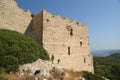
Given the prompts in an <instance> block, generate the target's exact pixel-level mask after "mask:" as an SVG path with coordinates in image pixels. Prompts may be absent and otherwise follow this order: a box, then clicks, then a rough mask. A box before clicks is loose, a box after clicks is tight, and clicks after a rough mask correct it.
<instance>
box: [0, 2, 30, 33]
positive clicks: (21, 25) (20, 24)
mask: <svg viewBox="0 0 120 80" xmlns="http://www.w3.org/2000/svg"><path fill="white" fill-rule="evenodd" d="M31 19H32V17H31V12H30V11H26V12H24V11H23V10H22V9H20V8H19V7H18V6H17V4H16V2H15V0H0V29H10V30H16V31H18V32H21V33H24V32H25V30H26V28H27V27H28V25H29V23H30V22H31Z"/></svg>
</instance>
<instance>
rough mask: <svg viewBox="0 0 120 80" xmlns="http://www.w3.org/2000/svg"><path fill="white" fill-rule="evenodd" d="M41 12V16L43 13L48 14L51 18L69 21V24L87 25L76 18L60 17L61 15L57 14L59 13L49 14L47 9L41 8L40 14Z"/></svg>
mask: <svg viewBox="0 0 120 80" xmlns="http://www.w3.org/2000/svg"><path fill="white" fill-rule="evenodd" d="M41 13H42V14H43V16H44V15H48V16H49V17H51V18H57V19H60V20H63V21H66V22H69V23H71V24H74V25H77V26H80V27H87V26H86V25H84V24H82V23H80V22H77V21H76V20H69V19H68V18H66V17H62V16H59V15H53V14H51V13H50V12H48V11H46V10H42V11H41V12H40V14H41Z"/></svg>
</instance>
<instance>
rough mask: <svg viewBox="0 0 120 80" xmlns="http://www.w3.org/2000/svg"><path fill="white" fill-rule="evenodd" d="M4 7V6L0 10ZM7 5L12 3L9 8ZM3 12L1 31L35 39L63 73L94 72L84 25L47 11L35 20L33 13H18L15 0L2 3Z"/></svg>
mask: <svg viewBox="0 0 120 80" xmlns="http://www.w3.org/2000/svg"><path fill="white" fill-rule="evenodd" d="M5 1H6V2H5ZM1 3H2V4H4V5H2V6H1ZM5 3H9V6H10V7H8V5H7V6H6V4H5ZM13 3H14V4H13ZM11 4H13V5H11ZM10 8H12V10H11V9H10ZM1 10H2V12H0V28H5V29H11V30H16V31H18V32H21V33H23V34H26V35H28V36H30V37H32V38H33V39H34V40H36V41H37V42H38V43H39V44H41V45H42V46H43V47H44V48H45V49H46V50H47V51H48V53H49V55H50V56H54V63H58V64H59V65H60V66H62V67H63V68H64V69H70V70H71V69H73V70H74V71H90V72H94V70H93V57H92V55H91V54H90V48H89V41H88V28H87V27H86V26H85V25H82V24H81V23H78V22H76V21H70V20H68V19H67V18H62V17H60V16H54V15H52V14H50V13H49V12H47V11H45V10H43V11H42V12H41V13H39V14H38V15H36V16H35V17H33V18H32V17H31V14H30V12H24V11H23V10H21V9H19V8H18V7H17V5H16V3H15V1H14V0H1V1H0V11H1ZM6 11H7V12H6Z"/></svg>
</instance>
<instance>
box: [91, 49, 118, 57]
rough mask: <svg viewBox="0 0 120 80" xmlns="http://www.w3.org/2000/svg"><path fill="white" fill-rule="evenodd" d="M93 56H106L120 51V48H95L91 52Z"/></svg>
mask: <svg viewBox="0 0 120 80" xmlns="http://www.w3.org/2000/svg"><path fill="white" fill-rule="evenodd" d="M91 53H92V55H93V56H97V57H106V56H109V55H111V54H115V53H120V50H96V51H92V52H91Z"/></svg>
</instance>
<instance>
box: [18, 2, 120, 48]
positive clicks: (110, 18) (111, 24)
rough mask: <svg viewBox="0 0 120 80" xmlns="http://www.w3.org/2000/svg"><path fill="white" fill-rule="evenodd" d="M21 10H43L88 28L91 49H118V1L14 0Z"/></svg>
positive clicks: (119, 6) (119, 22)
mask: <svg viewBox="0 0 120 80" xmlns="http://www.w3.org/2000/svg"><path fill="white" fill-rule="evenodd" d="M16 1H17V3H18V6H19V7H20V8H22V9H23V10H30V11H31V12H32V13H34V14H38V13H39V12H40V11H41V10H43V9H45V10H47V11H48V12H50V13H52V14H54V15H60V16H63V17H68V18H69V19H70V20H76V21H78V22H81V23H83V24H85V25H87V26H88V28H89V40H90V48H91V50H103V49H105V50H106V49H120V0H16Z"/></svg>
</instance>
